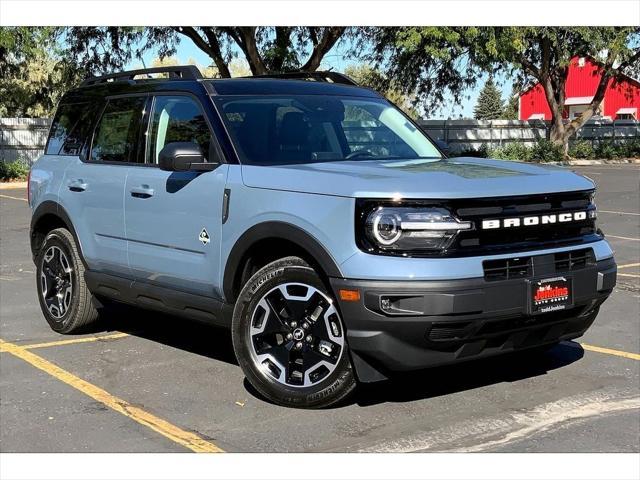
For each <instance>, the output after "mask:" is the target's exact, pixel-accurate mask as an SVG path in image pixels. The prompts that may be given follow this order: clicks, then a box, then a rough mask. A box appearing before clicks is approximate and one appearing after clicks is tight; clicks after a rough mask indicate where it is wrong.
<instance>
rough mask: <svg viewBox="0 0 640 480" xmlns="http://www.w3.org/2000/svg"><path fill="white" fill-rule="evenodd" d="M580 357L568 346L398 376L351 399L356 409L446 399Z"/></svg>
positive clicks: (581, 353)
mask: <svg viewBox="0 0 640 480" xmlns="http://www.w3.org/2000/svg"><path fill="white" fill-rule="evenodd" d="M583 356H584V350H583V349H582V347H581V346H580V345H579V344H577V343H573V342H571V343H570V344H559V345H556V346H554V347H553V348H550V349H549V350H546V351H542V350H532V351H529V352H527V351H523V352H518V353H509V354H505V355H502V356H498V357H493V358H489V359H483V360H476V361H473V360H472V361H469V362H465V363H460V364H458V365H451V366H446V367H436V368H431V369H428V370H421V371H415V372H408V373H402V374H399V375H397V376H395V377H394V378H393V379H391V380H388V381H385V382H380V383H374V384H365V385H360V388H359V389H358V391H357V393H356V397H355V399H354V401H355V403H357V404H358V405H360V406H369V405H376V404H380V403H385V402H409V401H414V400H422V399H428V398H434V397H440V396H442V395H449V394H452V393H457V392H461V391H466V390H472V389H474V388H479V387H485V386H488V385H494V384H497V383H503V382H516V381H518V380H523V379H526V378H531V377H537V376H540V375H545V374H546V373H547V372H549V371H551V370H555V369H557V368H562V367H565V366H567V365H570V364H571V363H573V362H576V361H578V360H580V359H581V358H582V357H583Z"/></svg>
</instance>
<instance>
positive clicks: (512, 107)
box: [502, 84, 520, 120]
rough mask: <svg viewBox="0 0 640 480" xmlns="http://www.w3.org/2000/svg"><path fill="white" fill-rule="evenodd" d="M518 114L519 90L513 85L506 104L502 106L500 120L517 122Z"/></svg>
mask: <svg viewBox="0 0 640 480" xmlns="http://www.w3.org/2000/svg"><path fill="white" fill-rule="evenodd" d="M519 114H520V88H519V87H518V86H517V85H515V84H514V85H513V87H512V88H511V93H510V94H509V98H508V99H507V103H506V104H505V106H504V111H503V112H502V118H504V119H505V120H518V118H519Z"/></svg>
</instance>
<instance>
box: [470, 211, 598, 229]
mask: <svg viewBox="0 0 640 480" xmlns="http://www.w3.org/2000/svg"><path fill="white" fill-rule="evenodd" d="M586 219H587V212H567V213H559V214H555V213H553V214H549V215H536V216H530V217H512V218H496V219H489V220H483V221H482V229H483V230H489V229H493V228H512V227H531V226H535V225H549V224H552V223H566V222H578V221H582V220H586Z"/></svg>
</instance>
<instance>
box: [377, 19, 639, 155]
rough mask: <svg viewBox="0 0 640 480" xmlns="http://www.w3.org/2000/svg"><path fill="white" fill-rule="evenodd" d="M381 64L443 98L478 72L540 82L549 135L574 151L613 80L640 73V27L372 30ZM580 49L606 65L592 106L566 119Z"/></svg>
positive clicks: (461, 89)
mask: <svg viewBox="0 0 640 480" xmlns="http://www.w3.org/2000/svg"><path fill="white" fill-rule="evenodd" d="M373 43H374V45H375V50H376V52H377V53H378V55H377V57H376V61H377V64H378V65H385V67H386V71H387V73H388V74H389V76H391V77H393V78H394V79H395V80H396V81H397V82H398V84H399V85H403V86H406V88H408V89H410V90H412V91H413V90H417V91H418V92H419V93H420V94H421V95H424V96H425V97H426V98H430V99H433V100H435V101H436V102H442V101H443V100H444V98H445V92H449V93H450V94H451V95H452V96H453V98H454V101H457V100H459V98H460V97H461V96H462V94H463V92H464V91H465V90H466V89H467V88H469V87H470V86H473V85H475V84H476V81H477V78H478V77H479V76H480V72H482V71H484V72H489V73H491V74H496V73H498V72H502V73H506V74H509V75H511V76H515V77H516V78H517V80H518V81H519V82H520V83H521V84H523V85H524V84H526V83H531V82H539V83H540V84H541V86H542V88H543V89H544V92H545V96H546V99H547V102H548V104H549V108H550V110H551V114H552V120H551V134H550V135H551V141H552V142H553V143H555V144H556V145H559V146H562V148H563V151H564V153H565V155H566V154H567V152H568V145H569V138H570V137H571V136H572V135H574V134H575V132H576V131H577V130H578V129H579V128H580V127H581V126H582V125H584V123H585V122H586V121H587V120H589V118H591V117H592V116H593V114H594V113H595V112H596V111H597V109H598V108H599V106H600V103H601V102H602V99H603V98H604V93H605V91H606V88H607V86H608V85H609V83H610V82H613V83H616V82H617V81H619V80H620V79H621V78H622V76H623V75H625V74H627V75H632V76H637V74H638V73H639V72H640V28H638V27H572V28H564V27H562V28H558V27H406V28H395V29H388V28H385V29H378V31H377V32H374V34H373ZM575 55H580V56H590V57H592V58H594V59H596V60H597V61H598V62H599V64H600V74H601V77H600V80H599V83H598V86H597V88H596V91H595V92H594V97H593V100H592V101H591V103H590V104H589V105H588V107H587V108H586V110H585V111H584V112H583V113H582V114H581V115H580V116H578V117H576V118H575V119H573V120H571V121H569V122H566V123H565V122H564V121H563V118H562V116H563V112H564V110H565V85H566V81H567V75H568V72H569V68H568V66H569V62H570V60H571V58H573V57H574V56H575Z"/></svg>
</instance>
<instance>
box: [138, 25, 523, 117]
mask: <svg viewBox="0 0 640 480" xmlns="http://www.w3.org/2000/svg"><path fill="white" fill-rule="evenodd" d="M348 49H349V45H347V44H345V43H340V42H338V44H337V45H335V46H334V47H333V48H332V49H331V50H330V51H329V53H327V55H325V57H324V59H323V61H322V65H321V69H329V68H331V69H332V70H335V71H338V72H344V69H345V68H346V67H348V66H349V65H353V64H355V63H357V61H356V60H354V59H349V58H347V55H346V52H347V50H348ZM157 56H158V55H157V53H156V52H155V51H153V50H150V51H147V52H145V54H144V55H143V60H144V63H145V65H146V66H147V67H150V66H151V64H152V62H153V60H154V59H155V58H157ZM174 57H175V58H177V59H178V61H179V62H180V63H181V64H183V63H184V64H186V63H187V62H188V61H189V60H190V59H193V60H195V62H196V63H197V64H198V65H200V66H204V67H206V66H209V65H211V64H212V63H213V61H212V60H211V58H210V57H209V56H208V55H207V54H205V53H204V52H203V51H202V50H200V49H199V48H198V47H196V46H195V45H194V44H193V42H191V40H189V39H186V38H184V39H182V40H181V41H180V44H179V45H178V47H177V52H176V54H175V56H174ZM240 57H242V55H240ZM142 67H143V65H141V62H140V61H139V60H134V61H132V62H131V64H130V65H128V66H127V68H130V69H134V68H142ZM486 79H487V76H486V75H484V76H483V77H482V78H480V79H479V81H478V83H477V84H476V86H475V87H474V88H472V89H469V90H468V91H466V92H465V94H464V98H463V99H462V100H461V102H460V103H459V104H456V103H454V101H453V99H451V98H450V99H449V100H448V101H447V102H445V104H444V105H443V106H442V107H441V108H439V109H438V110H437V111H436V112H435V113H434V114H432V115H430V116H429V119H448V118H451V119H454V118H461V117H462V118H473V108H474V106H475V104H476V101H477V99H478V95H479V93H480V90H481V89H482V87H483V85H484V82H485V81H486ZM495 81H496V83H497V84H498V88H500V89H501V90H502V99H503V101H505V102H506V100H507V97H508V96H509V94H510V92H511V87H512V82H511V81H510V80H509V79H508V78H505V77H503V76H497V77H496V78H495ZM418 111H420V109H419V110H418Z"/></svg>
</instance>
